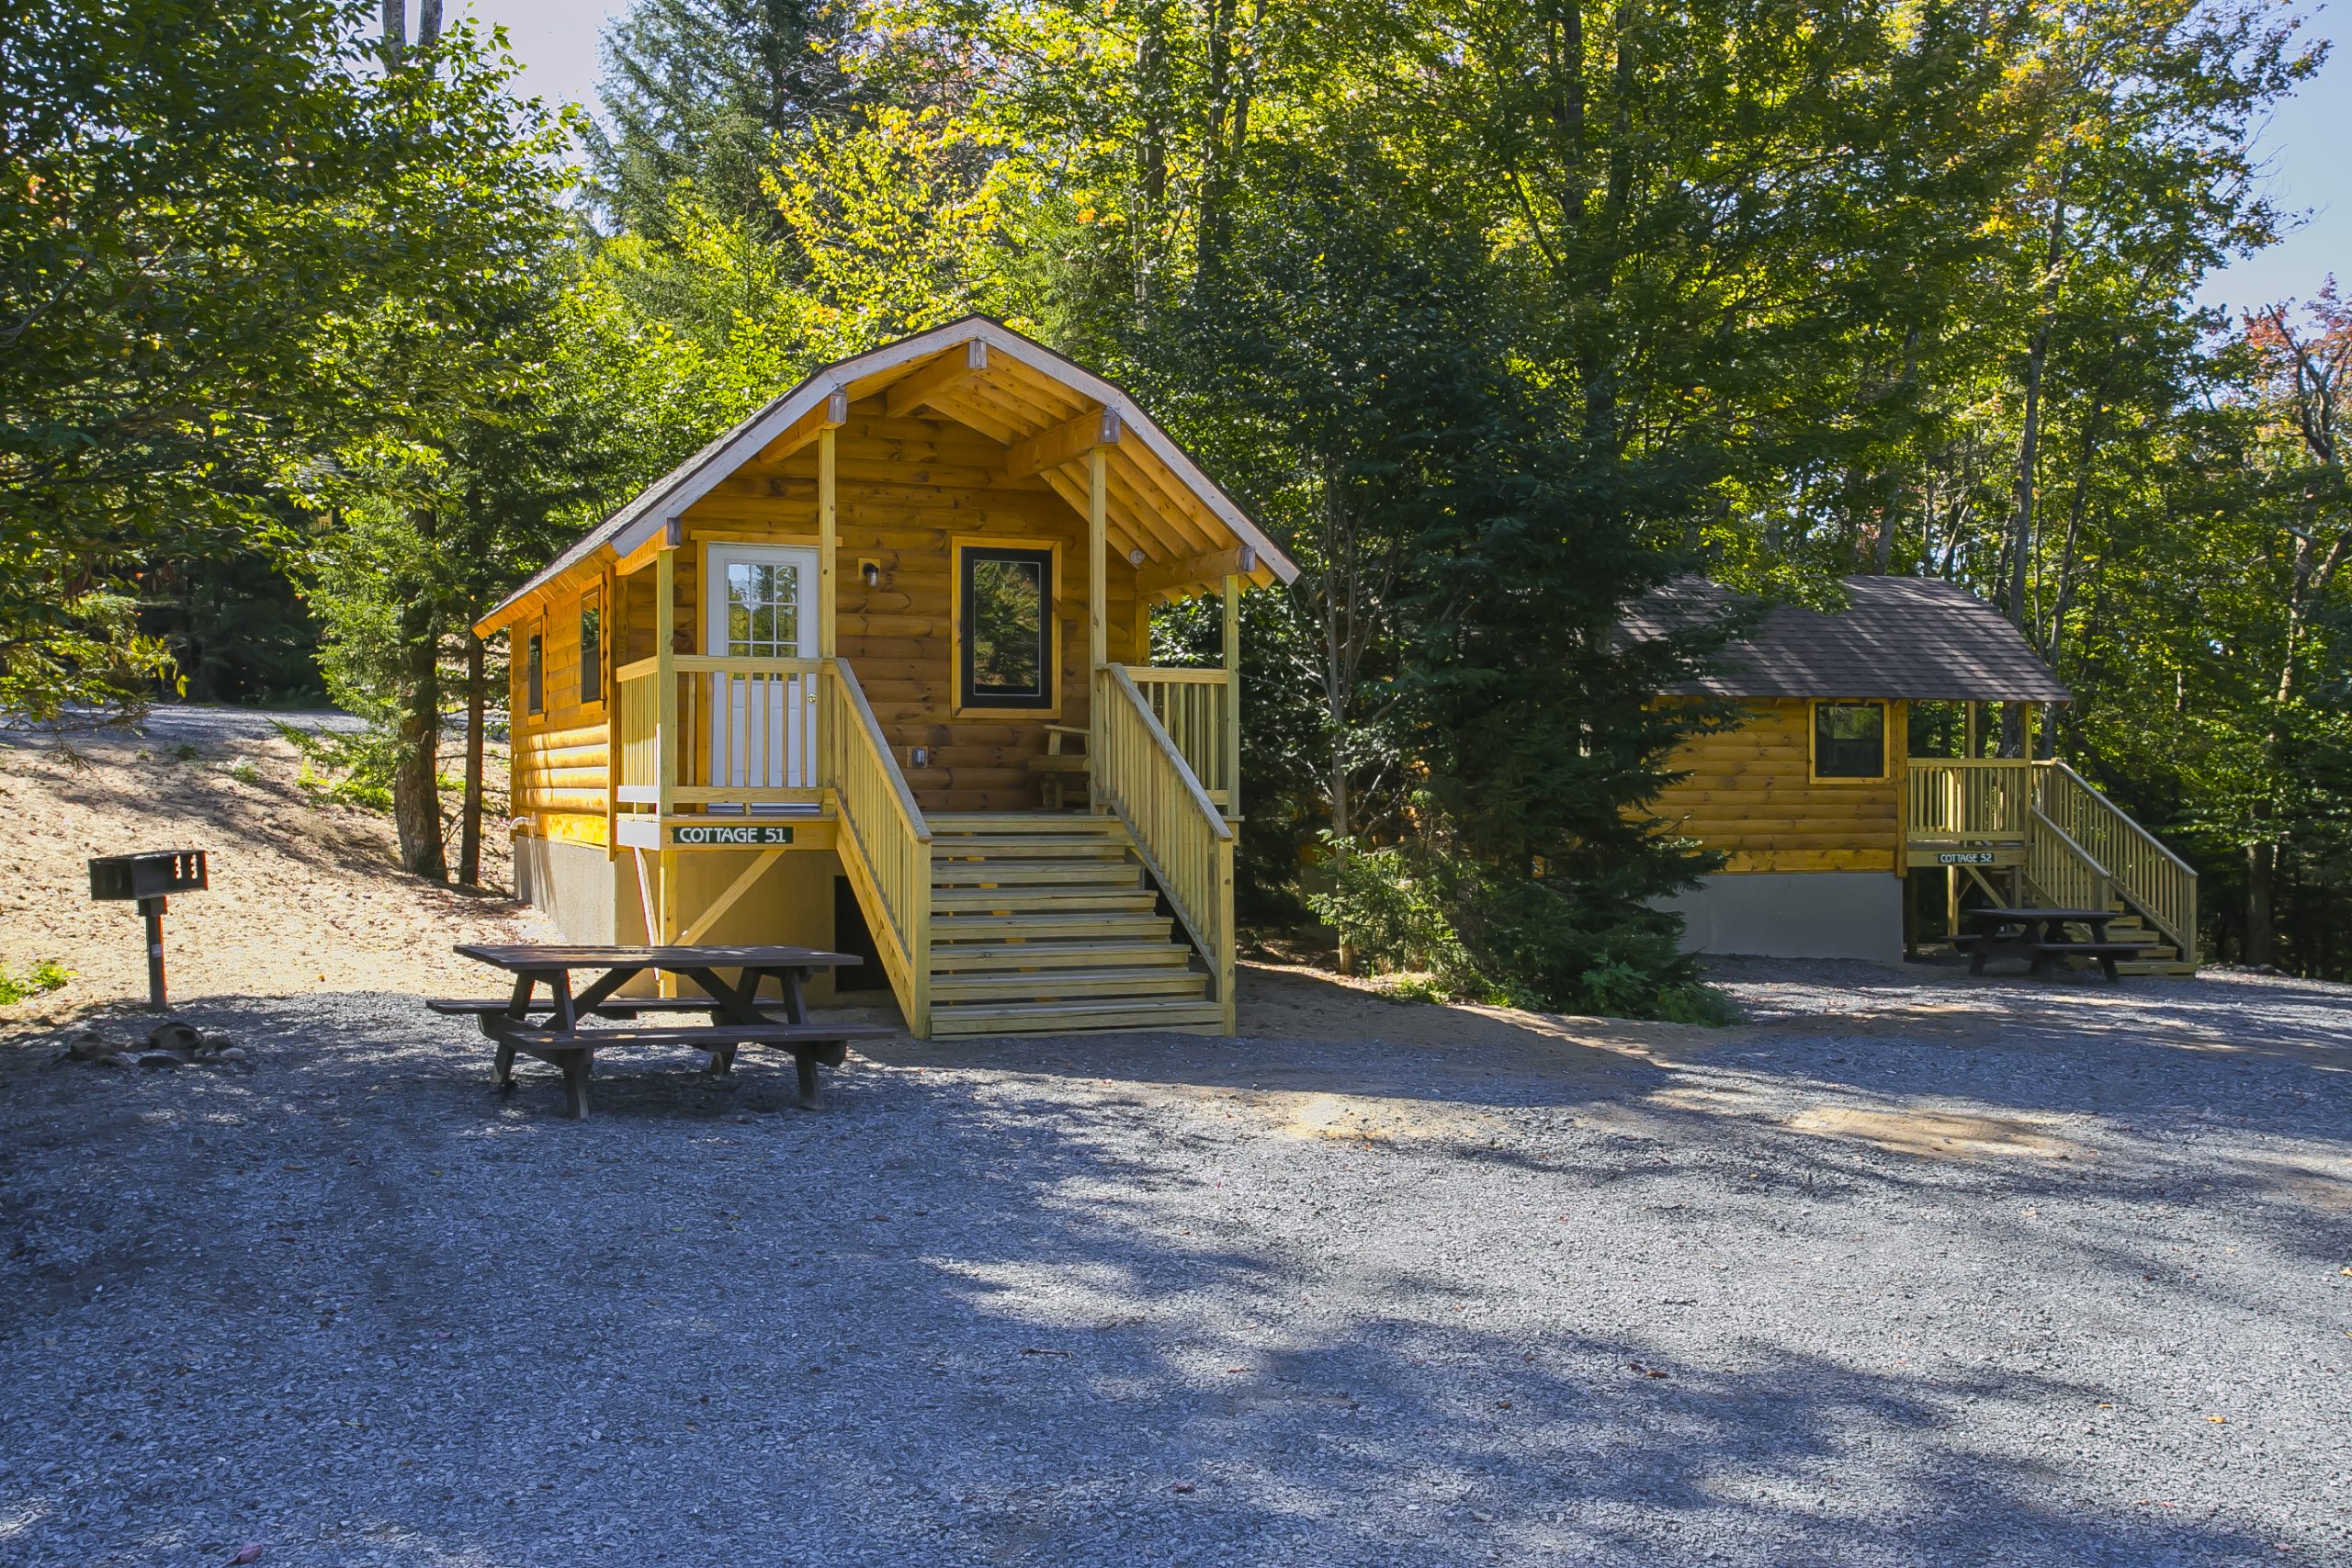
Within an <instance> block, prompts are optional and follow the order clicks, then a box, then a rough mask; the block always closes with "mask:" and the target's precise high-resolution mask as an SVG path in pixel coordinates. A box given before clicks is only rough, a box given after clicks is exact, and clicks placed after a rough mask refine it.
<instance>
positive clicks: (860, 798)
mask: <svg viewBox="0 0 2352 1568" xmlns="http://www.w3.org/2000/svg"><path fill="white" fill-rule="evenodd" d="M825 669H826V673H827V675H828V676H829V677H830V679H829V680H828V681H827V682H826V690H827V691H828V692H829V693H831V701H830V702H829V703H828V704H827V705H826V707H827V712H826V728H827V731H828V734H827V739H828V741H829V744H828V745H827V747H826V749H825V756H826V758H827V759H828V762H829V765H830V771H831V775H832V776H831V784H832V789H833V799H834V803H835V809H836V810H837V811H838V812H839V814H840V818H841V823H842V829H844V831H842V834H841V836H840V838H839V840H837V842H838V845H839V847H840V848H841V849H842V851H844V853H842V856H841V861H842V870H843V871H844V872H845V873H846V874H848V876H849V879H850V886H852V887H853V888H854V890H855V891H856V893H857V895H858V899H859V902H861V903H863V904H865V906H866V908H868V909H869V910H876V909H878V910H879V911H880V912H881V914H882V916H883V919H881V921H880V922H879V923H878V925H877V927H876V930H875V931H874V933H873V934H874V937H875V939H876V940H875V947H876V950H877V951H878V952H879V953H880V954H881V957H882V966H883V968H884V969H885V970H886V971H887V972H888V975H889V979H890V985H891V988H892V989H893V990H894V991H896V992H897V993H898V997H899V1009H900V1010H902V1011H903V1012H904V1013H905V1014H906V1018H907V1028H908V1031H909V1032H910V1033H912V1034H913V1035H915V1037H916V1038H918V1039H921V1038H922V1037H923V1036H924V1035H926V1034H928V1033H929V1032H931V876H932V867H931V842H932V835H931V824H930V823H929V822H928V821H926V820H925V819H924V818H923V814H922V807H921V806H919V805H917V804H916V802H915V795H914V791H912V790H911V789H909V788H908V787H907V778H906V774H904V773H901V772H900V771H899V760H898V758H897V757H895V756H893V755H892V754H891V751H890V742H889V740H888V739H887V738H886V737H885V736H884V735H883V733H882V726H881V725H880V724H879V723H877V722H876V720H875V717H874V709H873V707H872V705H870V704H868V703H867V702H866V700H865V689H864V688H863V687H862V686H860V685H859V684H858V681H857V673H856V671H853V670H852V669H851V668H850V667H849V661H848V660H844V659H829V660H825ZM869 923H872V922H869Z"/></svg>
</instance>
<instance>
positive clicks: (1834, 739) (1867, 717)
mask: <svg viewBox="0 0 2352 1568" xmlns="http://www.w3.org/2000/svg"><path fill="white" fill-rule="evenodd" d="M1813 776H1814V777H1815V778H1816V779H1844V780H1849V781H1854V782H1860V783H1865V784H1867V783H1871V782H1874V781H1876V780H1879V779H1883V778H1884V777H1886V705H1885V704H1884V703H1815V705H1814V707H1813Z"/></svg>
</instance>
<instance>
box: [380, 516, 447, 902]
mask: <svg viewBox="0 0 2352 1568" xmlns="http://www.w3.org/2000/svg"><path fill="white" fill-rule="evenodd" d="M414 516H415V523H416V530H417V533H418V535H419V536H420V537H421V538H422V539H423V540H424V548H425V549H426V550H428V551H429V550H430V549H431V548H432V547H433V538H434V536H435V532H436V531H437V530H436V528H435V518H434V515H433V512H432V510H431V509H430V508H429V507H428V508H420V509H419V510H418V511H417V512H416V513H415V514H414ZM438 611H439V605H438V604H435V598H434V595H433V593H432V592H431V591H430V589H429V588H428V587H427V586H426V585H425V584H424V583H421V582H420V583H418V584H416V585H415V590H414V597H413V598H412V599H411V600H410V601H409V603H408V604H407V605H406V606H405V607H404V608H403V609H402V610H401V617H400V635H401V647H400V654H399V667H400V671H401V681H400V686H401V692H402V694H404V696H405V697H406V699H407V705H406V706H405V708H403V710H402V711H401V717H400V726H399V728H398V729H397V730H396V731H395V734H394V740H395V745H394V750H393V760H392V826H393V829H395V830H396V831H397V832H398V833H399V835H400V852H401V869H402V870H403V871H408V872H413V873H414V874H416V875H418V876H429V877H431V878H433V879H434V880H435V881H436V882H438V881H441V880H443V879H445V878H447V876H448V874H449V860H448V845H447V840H446V839H445V837H444V836H443V833H442V830H441V639H440V626H439V625H438V621H439V615H438Z"/></svg>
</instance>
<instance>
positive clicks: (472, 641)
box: [458, 627, 489, 887]
mask: <svg viewBox="0 0 2352 1568" xmlns="http://www.w3.org/2000/svg"><path fill="white" fill-rule="evenodd" d="M482 663H483V660H482V646H481V637H477V636H475V635H474V633H473V630H472V629H471V628H470V627H469V628H468V629H467V631H466V799H465V807H464V810H463V811H462V812H461V814H460V815H459V816H458V881H459V882H461V883H464V884H465V885H466V886H468V887H479V886H481V761H482V733H481V724H482V712H483V709H484V708H486V707H487V706H488V705H489V692H488V688H487V682H485V681H484V679H483V676H482Z"/></svg>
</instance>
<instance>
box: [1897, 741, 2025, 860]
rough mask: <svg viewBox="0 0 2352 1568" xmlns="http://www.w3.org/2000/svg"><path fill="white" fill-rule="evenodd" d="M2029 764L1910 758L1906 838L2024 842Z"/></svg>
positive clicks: (2005, 760)
mask: <svg viewBox="0 0 2352 1568" xmlns="http://www.w3.org/2000/svg"><path fill="white" fill-rule="evenodd" d="M2027 768H2028V764H2027V763H2025V762H2024V761H2020V760H2019V759H2017V758H2013V757H1983V758H1972V759H1967V760H1957V759H1948V758H1930V757H1914V758H1912V759H1911V760H1910V762H1909V768H1908V773H1909V780H1910V783H1909V785H1908V793H1909V807H1908V810H1909V820H1908V823H1907V836H1908V837H1909V839H1910V840H1911V841H1912V842H1914V843H1921V842H1931V841H1936V840H1954V841H1958V840H1963V839H1976V840H1986V839H1990V840H2009V841H2014V842H2023V841H2024V840H2025V838H2026V822H2027V818H2026V813H2027V811H2028V809H2029V808H2030V807H2031V805H2032V803H2033V786H2032V782H2031V780H2030V779H2029V778H2028V776H2027Z"/></svg>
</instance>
